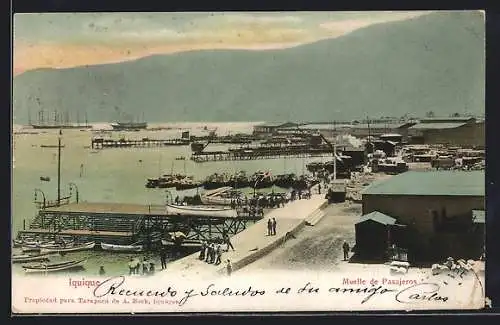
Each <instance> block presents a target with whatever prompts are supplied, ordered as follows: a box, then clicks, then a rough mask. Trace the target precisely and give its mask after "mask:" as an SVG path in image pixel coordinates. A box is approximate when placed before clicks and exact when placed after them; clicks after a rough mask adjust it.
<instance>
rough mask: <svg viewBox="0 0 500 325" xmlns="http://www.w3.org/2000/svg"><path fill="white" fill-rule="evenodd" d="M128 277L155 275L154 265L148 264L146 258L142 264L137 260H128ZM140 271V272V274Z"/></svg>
mask: <svg viewBox="0 0 500 325" xmlns="http://www.w3.org/2000/svg"><path fill="white" fill-rule="evenodd" d="M128 268H129V273H128V274H129V275H134V274H137V275H141V274H142V275H152V274H154V273H155V264H154V263H153V262H149V261H148V260H147V259H146V258H144V259H143V260H142V262H141V261H140V260H139V259H138V258H133V257H131V258H130V261H129V262H128ZM141 271H142V272H141Z"/></svg>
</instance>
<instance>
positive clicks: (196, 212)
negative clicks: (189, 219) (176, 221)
mask: <svg viewBox="0 0 500 325" xmlns="http://www.w3.org/2000/svg"><path fill="white" fill-rule="evenodd" d="M166 210H167V213H168V214H171V215H188V216H207V217H221V218H236V217H237V216H238V213H237V212H236V210H234V209H226V208H222V209H221V208H210V207H203V206H201V207H194V206H183V205H172V204H167V205H166Z"/></svg>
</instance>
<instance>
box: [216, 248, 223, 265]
mask: <svg viewBox="0 0 500 325" xmlns="http://www.w3.org/2000/svg"><path fill="white" fill-rule="evenodd" d="M215 255H216V259H215V265H219V264H220V263H221V262H222V261H221V257H222V248H221V246H220V244H217V248H216V249H215Z"/></svg>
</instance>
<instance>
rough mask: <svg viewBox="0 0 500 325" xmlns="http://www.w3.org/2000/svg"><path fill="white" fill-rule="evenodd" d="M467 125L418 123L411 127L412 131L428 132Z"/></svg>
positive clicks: (459, 123) (457, 123)
mask: <svg viewBox="0 0 500 325" xmlns="http://www.w3.org/2000/svg"><path fill="white" fill-rule="evenodd" d="M465 124H467V123H461V122H447V123H444V122H436V123H418V124H415V125H413V126H410V127H409V128H410V129H418V130H426V129H454V128H458V127H461V126H464V125H465Z"/></svg>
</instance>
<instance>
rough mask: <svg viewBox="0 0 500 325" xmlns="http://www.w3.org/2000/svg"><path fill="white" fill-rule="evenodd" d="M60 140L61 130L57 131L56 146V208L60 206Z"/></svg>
mask: <svg viewBox="0 0 500 325" xmlns="http://www.w3.org/2000/svg"><path fill="white" fill-rule="evenodd" d="M61 138H62V130H61V129H59V137H58V144H57V206H59V205H61Z"/></svg>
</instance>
